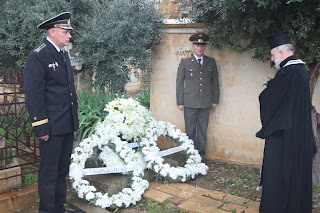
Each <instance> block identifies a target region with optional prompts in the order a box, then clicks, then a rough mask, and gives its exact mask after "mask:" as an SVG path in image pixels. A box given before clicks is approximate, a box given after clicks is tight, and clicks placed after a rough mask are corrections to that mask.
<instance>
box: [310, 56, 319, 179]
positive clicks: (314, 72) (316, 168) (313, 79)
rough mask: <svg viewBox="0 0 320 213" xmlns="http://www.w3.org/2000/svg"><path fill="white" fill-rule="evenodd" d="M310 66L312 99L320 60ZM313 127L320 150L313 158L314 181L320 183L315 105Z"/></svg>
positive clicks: (317, 117) (317, 125) (317, 123)
mask: <svg viewBox="0 0 320 213" xmlns="http://www.w3.org/2000/svg"><path fill="white" fill-rule="evenodd" d="M309 68H310V70H309V79H310V95H311V101H312V97H313V93H314V89H315V86H316V83H317V80H318V77H319V74H320V62H318V63H313V64H310V66H309ZM312 127H313V133H314V141H315V148H316V149H317V150H318V152H317V154H316V155H315V157H314V159H313V167H312V176H313V182H316V183H319V184H320V114H319V113H318V112H317V110H316V108H315V107H312Z"/></svg>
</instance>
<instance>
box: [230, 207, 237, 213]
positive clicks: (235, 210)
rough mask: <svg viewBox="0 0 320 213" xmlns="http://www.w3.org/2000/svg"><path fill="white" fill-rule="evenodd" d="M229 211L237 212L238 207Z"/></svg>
mask: <svg viewBox="0 0 320 213" xmlns="http://www.w3.org/2000/svg"><path fill="white" fill-rule="evenodd" d="M229 212H232V213H236V212H237V209H236V208H234V209H229Z"/></svg>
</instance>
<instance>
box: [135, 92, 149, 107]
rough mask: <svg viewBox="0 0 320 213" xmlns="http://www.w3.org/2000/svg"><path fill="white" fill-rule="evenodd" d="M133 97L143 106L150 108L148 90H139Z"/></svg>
mask: <svg viewBox="0 0 320 213" xmlns="http://www.w3.org/2000/svg"><path fill="white" fill-rule="evenodd" d="M133 98H134V99H135V100H136V101H138V102H139V103H140V104H141V105H142V106H144V107H145V108H147V109H150V92H149V91H140V92H138V93H137V94H135V95H134V96H133Z"/></svg>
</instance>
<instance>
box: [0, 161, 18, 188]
mask: <svg viewBox="0 0 320 213" xmlns="http://www.w3.org/2000/svg"><path fill="white" fill-rule="evenodd" d="M14 175H19V176H16V177H12V178H8V179H3V178H6V177H10V176H14ZM20 175H21V168H20V167H14V168H10V169H4V170H1V171H0V179H3V180H0V193H1V192H5V191H8V190H10V189H12V188H15V187H18V186H21V176H20Z"/></svg>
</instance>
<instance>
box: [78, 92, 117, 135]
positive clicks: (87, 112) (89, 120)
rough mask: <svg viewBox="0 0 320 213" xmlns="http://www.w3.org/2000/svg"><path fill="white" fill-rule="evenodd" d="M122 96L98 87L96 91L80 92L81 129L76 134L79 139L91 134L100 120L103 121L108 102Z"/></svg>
mask: <svg viewBox="0 0 320 213" xmlns="http://www.w3.org/2000/svg"><path fill="white" fill-rule="evenodd" d="M119 96H120V97H122V95H121V94H116V93H114V92H112V91H109V90H107V91H106V92H104V91H103V90H101V88H100V87H98V88H97V89H96V90H95V92H94V91H93V89H90V90H83V91H81V92H79V93H78V101H79V104H78V117H79V130H78V131H77V133H76V135H77V136H78V139H79V141H82V140H83V139H85V138H87V137H88V136H89V135H91V134H92V133H93V132H94V130H95V128H96V126H97V125H98V123H99V122H102V121H103V120H104V118H105V117H106V116H107V113H106V112H105V111H104V108H105V106H106V104H107V103H109V102H110V101H112V100H114V99H116V98H117V97H119Z"/></svg>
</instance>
